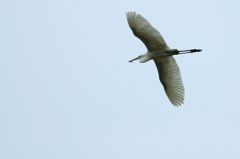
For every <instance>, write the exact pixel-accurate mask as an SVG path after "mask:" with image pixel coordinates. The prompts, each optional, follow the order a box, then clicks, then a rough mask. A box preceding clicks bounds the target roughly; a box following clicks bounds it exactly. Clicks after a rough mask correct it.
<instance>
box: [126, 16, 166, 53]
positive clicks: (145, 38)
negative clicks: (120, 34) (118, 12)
mask: <svg viewBox="0 0 240 159" xmlns="http://www.w3.org/2000/svg"><path fill="white" fill-rule="evenodd" d="M126 15H127V20H128V24H129V27H130V28H131V29H132V31H133V34H134V35H135V36H136V37H138V38H139V39H140V40H141V41H142V42H143V43H144V44H145V45H146V47H147V49H148V50H150V51H153V50H158V49H166V48H168V46H167V44H166V42H165V40H164V39H163V37H162V35H161V34H160V33H159V32H158V31H157V30H156V29H155V28H154V27H153V26H152V25H151V24H150V23H149V22H148V21H147V20H146V19H145V18H144V17H142V16H141V15H139V14H136V13H135V12H127V13H126Z"/></svg>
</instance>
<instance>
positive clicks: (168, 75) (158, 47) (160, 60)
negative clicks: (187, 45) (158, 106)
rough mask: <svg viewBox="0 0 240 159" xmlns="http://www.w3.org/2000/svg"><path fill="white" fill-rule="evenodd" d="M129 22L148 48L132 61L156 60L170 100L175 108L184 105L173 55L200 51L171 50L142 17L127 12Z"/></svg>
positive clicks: (180, 80) (180, 79)
mask: <svg viewBox="0 0 240 159" xmlns="http://www.w3.org/2000/svg"><path fill="white" fill-rule="evenodd" d="M126 15H127V21H128V24H129V27H130V28H131V29H132V32H133V34H134V35H135V36H136V37H138V38H139V39H140V40H141V41H142V42H143V43H144V44H145V45H146V47H147V49H148V51H147V52H146V53H145V54H142V55H140V56H138V57H137V58H134V59H132V60H130V61H129V62H132V61H134V60H137V59H138V60H139V61H140V62H141V63H144V62H147V61H149V60H154V62H155V64H156V66H157V70H158V74H159V79H160V81H161V83H162V85H163V87H164V90H165V92H166V94H167V96H168V99H169V100H170V102H171V103H172V104H173V105H174V106H179V105H181V104H183V101H184V87H183V83H182V78H181V73H180V70H179V67H178V65H177V63H176V61H175V59H174V58H173V56H172V55H178V54H185V53H192V52H200V51H202V50H200V49H198V50H197V49H191V50H182V51H179V50H177V49H170V48H169V47H168V45H167V44H166V42H165V40H164V39H163V37H162V36H161V34H160V33H159V32H158V31H157V30H156V29H155V28H154V27H152V25H151V24H150V23H149V22H148V21H147V20H146V19H145V18H143V17H142V16H141V15H139V14H136V13H135V12H127V13H126Z"/></svg>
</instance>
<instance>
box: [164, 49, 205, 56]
mask: <svg viewBox="0 0 240 159" xmlns="http://www.w3.org/2000/svg"><path fill="white" fill-rule="evenodd" d="M201 51H202V49H191V50H178V51H165V53H174V54H173V55H178V54H188V53H194V52H201Z"/></svg>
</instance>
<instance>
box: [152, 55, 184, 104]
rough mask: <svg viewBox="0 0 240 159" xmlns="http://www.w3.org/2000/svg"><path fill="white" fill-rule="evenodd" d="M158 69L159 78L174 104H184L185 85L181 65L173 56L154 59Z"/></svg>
mask: <svg viewBox="0 0 240 159" xmlns="http://www.w3.org/2000/svg"><path fill="white" fill-rule="evenodd" d="M154 62H155V64H156V66H157V69H158V74H159V79H160V81H161V83H162V85H163V87H164V89H165V92H166V94H167V96H168V99H169V100H170V101H171V103H172V104H173V105H174V106H179V105H181V104H183V101H184V87H183V83H182V78H181V73H180V70H179V67H178V65H177V63H176V61H175V59H174V58H173V57H172V56H168V57H165V58H159V59H154Z"/></svg>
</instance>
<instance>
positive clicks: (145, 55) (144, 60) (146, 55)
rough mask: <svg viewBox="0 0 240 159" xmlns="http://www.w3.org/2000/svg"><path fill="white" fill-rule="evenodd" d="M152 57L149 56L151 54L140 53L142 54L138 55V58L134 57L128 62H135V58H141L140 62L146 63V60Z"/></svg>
mask: <svg viewBox="0 0 240 159" xmlns="http://www.w3.org/2000/svg"><path fill="white" fill-rule="evenodd" d="M151 59H152V58H151V57H149V55H148V54H147V53H146V54H142V55H140V56H138V57H136V58H134V59H132V60H130V61H128V62H133V61H135V60H139V62H141V63H144V62H147V61H149V60H151Z"/></svg>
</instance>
